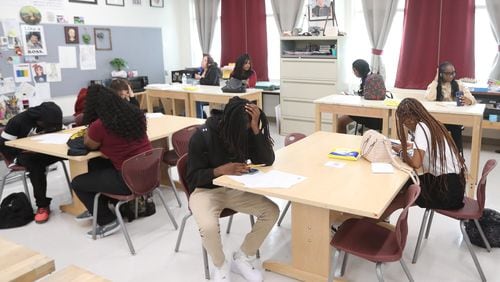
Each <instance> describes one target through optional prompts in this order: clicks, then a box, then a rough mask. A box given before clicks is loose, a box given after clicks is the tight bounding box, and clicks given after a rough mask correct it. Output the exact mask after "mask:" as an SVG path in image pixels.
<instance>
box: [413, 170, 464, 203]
mask: <svg viewBox="0 0 500 282" xmlns="http://www.w3.org/2000/svg"><path fill="white" fill-rule="evenodd" d="M419 179H420V187H421V188H422V190H421V192H420V196H419V197H418V198H417V200H416V201H415V203H416V204H417V205H418V206H419V207H421V208H431V209H443V210H454V209H460V208H462V207H463V206H464V203H463V201H464V193H465V178H464V176H463V174H455V173H449V174H443V175H440V176H434V175H432V174H430V173H426V174H423V175H420V176H419ZM412 183H413V182H412ZM444 183H446V187H447V188H446V189H444V191H443V187H442V186H443V185H444Z"/></svg>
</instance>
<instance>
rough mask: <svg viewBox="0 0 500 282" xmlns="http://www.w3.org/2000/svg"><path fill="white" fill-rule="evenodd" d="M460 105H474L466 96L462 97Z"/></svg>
mask: <svg viewBox="0 0 500 282" xmlns="http://www.w3.org/2000/svg"><path fill="white" fill-rule="evenodd" d="M460 104H461V105H467V106H470V105H472V101H471V99H469V98H467V97H465V96H462V97H460Z"/></svg>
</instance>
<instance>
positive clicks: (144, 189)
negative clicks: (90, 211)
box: [92, 148, 177, 255]
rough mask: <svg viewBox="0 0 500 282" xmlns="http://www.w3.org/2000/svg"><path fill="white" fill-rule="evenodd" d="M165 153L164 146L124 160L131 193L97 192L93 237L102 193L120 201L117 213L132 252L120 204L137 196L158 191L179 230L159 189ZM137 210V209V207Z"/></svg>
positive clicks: (126, 182) (125, 177)
mask: <svg viewBox="0 0 500 282" xmlns="http://www.w3.org/2000/svg"><path fill="white" fill-rule="evenodd" d="M162 155H163V149H162V148H155V149H152V150H149V151H146V152H144V153H140V154H138V155H135V156H133V157H131V158H129V159H127V160H126V161H124V162H123V165H122V177H123V180H124V181H125V184H127V187H128V188H129V189H130V192H131V194H129V195H118V194H111V193H97V194H96V195H95V198H94V216H93V222H92V239H94V240H95V239H96V227H97V204H98V202H99V197H100V195H101V194H102V195H104V196H107V197H109V198H112V199H116V200H118V201H119V202H118V203H117V204H116V206H115V214H116V217H117V218H118V221H119V222H120V226H121V229H122V231H123V235H124V236H125V239H126V240H127V244H128V247H129V249H130V253H131V254H132V255H135V249H134V246H133V245H132V241H131V240H130V236H129V234H128V231H127V227H126V226H125V223H124V222H123V217H122V215H121V213H120V206H121V205H123V204H124V203H126V202H128V201H131V200H134V199H136V198H137V197H140V196H143V195H146V194H149V193H151V192H153V191H155V192H157V194H158V195H159V196H160V199H161V202H162V204H163V206H164V207H165V210H166V211H167V214H168V217H169V218H170V221H171V222H172V224H173V225H174V227H175V230H177V222H176V221H175V218H174V216H173V215H172V213H171V212H170V209H169V208H168V206H167V203H166V201H165V198H164V197H163V194H162V193H161V190H160V189H158V188H159V186H160V179H161V174H160V163H161V158H162ZM136 211H137V209H136Z"/></svg>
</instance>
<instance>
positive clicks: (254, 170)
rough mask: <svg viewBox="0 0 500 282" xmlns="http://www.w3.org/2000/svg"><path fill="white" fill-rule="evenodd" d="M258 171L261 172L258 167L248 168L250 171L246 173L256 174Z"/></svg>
mask: <svg viewBox="0 0 500 282" xmlns="http://www.w3.org/2000/svg"><path fill="white" fill-rule="evenodd" d="M257 172H259V170H258V169H256V168H249V169H248V172H247V173H245V174H255V173H257Z"/></svg>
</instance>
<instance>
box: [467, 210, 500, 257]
mask: <svg viewBox="0 0 500 282" xmlns="http://www.w3.org/2000/svg"><path fill="white" fill-rule="evenodd" d="M478 221H479V225H481V228H482V229H483V231H484V236H486V239H487V240H488V242H489V243H490V245H491V247H496V248H499V247H500V213H499V212H497V211H495V210H492V209H484V210H483V215H482V216H481V217H480V218H479V220H478ZM465 231H466V232H467V235H469V238H470V241H471V243H472V244H474V245H476V246H479V247H482V248H486V246H485V245H484V242H483V239H482V238H481V235H480V234H479V231H478V230H477V227H476V224H475V223H474V221H473V220H469V221H467V222H466V223H465Z"/></svg>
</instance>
